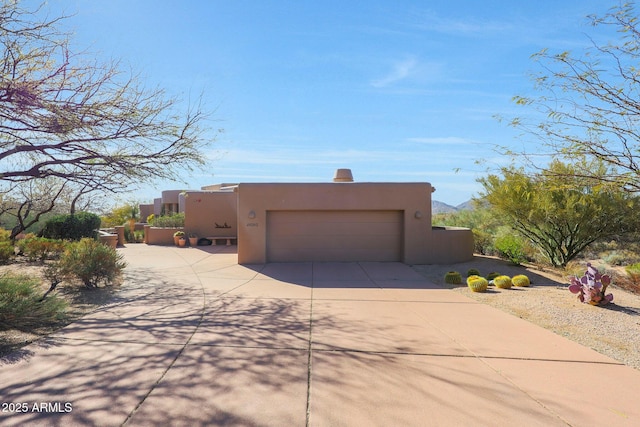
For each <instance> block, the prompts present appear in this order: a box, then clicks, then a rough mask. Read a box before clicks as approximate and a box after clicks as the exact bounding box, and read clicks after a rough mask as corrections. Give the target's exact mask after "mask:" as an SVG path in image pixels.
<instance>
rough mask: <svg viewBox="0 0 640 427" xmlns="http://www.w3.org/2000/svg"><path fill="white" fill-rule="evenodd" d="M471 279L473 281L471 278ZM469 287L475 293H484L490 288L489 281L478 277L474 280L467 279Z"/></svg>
mask: <svg viewBox="0 0 640 427" xmlns="http://www.w3.org/2000/svg"><path fill="white" fill-rule="evenodd" d="M469 279H471V277H470V278H469ZM467 286H469V289H471V291H473V292H484V291H486V290H487V287H488V286H489V281H488V280H487V279H485V278H484V277H479V276H476V277H475V278H474V279H472V280H468V279H467Z"/></svg>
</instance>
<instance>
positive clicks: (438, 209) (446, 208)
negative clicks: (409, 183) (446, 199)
mask: <svg viewBox="0 0 640 427" xmlns="http://www.w3.org/2000/svg"><path fill="white" fill-rule="evenodd" d="M457 211H458V208H456V207H455V206H451V205H448V204H446V203H443V202H439V201H437V200H432V201H431V214H432V215H435V214H441V213H451V212H457Z"/></svg>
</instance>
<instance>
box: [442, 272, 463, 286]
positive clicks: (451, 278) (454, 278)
mask: <svg viewBox="0 0 640 427" xmlns="http://www.w3.org/2000/svg"><path fill="white" fill-rule="evenodd" d="M444 282H445V283H448V284H450V285H459V284H460V283H462V275H461V274H460V273H458V272H457V271H449V272H448V273H447V274H445V275H444Z"/></svg>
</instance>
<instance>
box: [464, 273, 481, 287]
mask: <svg viewBox="0 0 640 427" xmlns="http://www.w3.org/2000/svg"><path fill="white" fill-rule="evenodd" d="M478 278H481V277H480V276H478V275H477V274H472V275H471V276H469V277H467V285H468V284H469V283H471V282H472V281H474V280H476V279H478Z"/></svg>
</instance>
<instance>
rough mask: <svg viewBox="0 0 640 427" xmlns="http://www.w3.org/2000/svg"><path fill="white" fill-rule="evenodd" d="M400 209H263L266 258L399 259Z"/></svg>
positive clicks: (274, 259)
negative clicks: (265, 210) (265, 228)
mask: <svg viewBox="0 0 640 427" xmlns="http://www.w3.org/2000/svg"><path fill="white" fill-rule="evenodd" d="M402 218H403V215H402V211H270V212H267V260H268V261H269V262H300V261H345V262H346V261H400V260H401V254H402V230H403V221H402Z"/></svg>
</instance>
